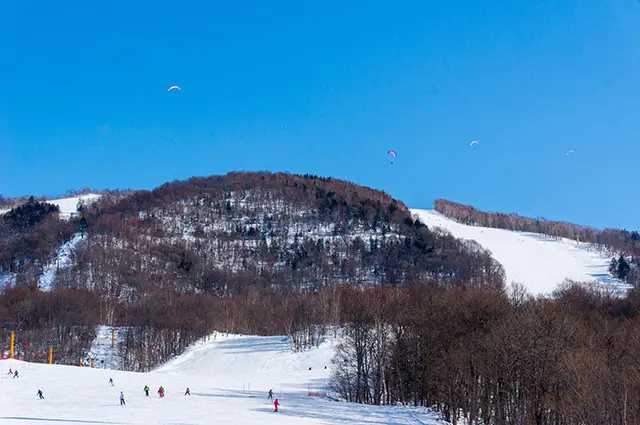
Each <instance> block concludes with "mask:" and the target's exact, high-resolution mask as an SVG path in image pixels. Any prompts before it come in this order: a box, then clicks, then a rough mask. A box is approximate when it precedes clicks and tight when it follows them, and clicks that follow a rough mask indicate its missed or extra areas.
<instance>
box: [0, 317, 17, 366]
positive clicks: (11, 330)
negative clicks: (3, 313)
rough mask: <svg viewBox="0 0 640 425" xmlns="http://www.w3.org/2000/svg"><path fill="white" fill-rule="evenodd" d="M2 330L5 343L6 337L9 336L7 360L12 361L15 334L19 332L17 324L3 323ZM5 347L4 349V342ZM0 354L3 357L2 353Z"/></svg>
mask: <svg viewBox="0 0 640 425" xmlns="http://www.w3.org/2000/svg"><path fill="white" fill-rule="evenodd" d="M2 329H3V331H4V340H5V341H6V340H7V335H8V336H9V358H10V359H12V358H13V354H14V347H15V341H16V332H17V331H19V330H20V329H18V322H3V323H2ZM5 347H6V342H5ZM2 354H3V357H4V352H3V353H2Z"/></svg>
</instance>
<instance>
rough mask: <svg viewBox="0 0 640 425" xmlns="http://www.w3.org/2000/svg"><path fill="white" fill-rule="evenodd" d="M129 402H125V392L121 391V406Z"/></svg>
mask: <svg viewBox="0 0 640 425" xmlns="http://www.w3.org/2000/svg"><path fill="white" fill-rule="evenodd" d="M126 404H127V403H125V402H124V393H123V392H122V391H120V406H125V405H126Z"/></svg>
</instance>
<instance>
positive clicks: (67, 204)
mask: <svg viewBox="0 0 640 425" xmlns="http://www.w3.org/2000/svg"><path fill="white" fill-rule="evenodd" d="M100 196H101V195H100V194H97V193H87V194H86V195H80V196H74V197H72V198H61V199H51V200H47V201H46V202H47V203H49V204H54V205H57V206H58V208H60V215H59V217H60V218H65V219H68V218H70V217H71V216H73V215H74V214H76V212H77V210H78V202H80V201H82V202H84V203H86V204H90V203H91V202H95V201H96V200H97V199H98V198H100ZM8 211H9V210H8V209H1V210H0V215H1V214H4V213H6V212H8Z"/></svg>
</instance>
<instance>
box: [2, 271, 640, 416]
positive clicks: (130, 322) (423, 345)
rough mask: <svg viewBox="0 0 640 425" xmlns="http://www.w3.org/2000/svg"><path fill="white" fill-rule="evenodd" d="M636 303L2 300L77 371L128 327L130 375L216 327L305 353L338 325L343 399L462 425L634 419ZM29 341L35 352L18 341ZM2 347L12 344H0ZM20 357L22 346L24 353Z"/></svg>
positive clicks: (487, 298) (400, 293) (436, 297)
mask: <svg viewBox="0 0 640 425" xmlns="http://www.w3.org/2000/svg"><path fill="white" fill-rule="evenodd" d="M639 313H640V296H639V295H638V293H637V292H632V293H631V295H630V296H629V297H627V298H613V297H610V296H608V295H606V294H603V293H599V292H596V291H595V290H591V289H588V288H584V287H580V286H577V285H568V286H566V287H564V288H562V289H561V290H559V291H557V292H556V293H555V294H554V297H553V298H551V299H534V298H532V297H529V296H527V295H526V294H525V293H524V292H523V291H520V290H518V289H516V290H512V291H511V292H509V293H508V294H506V293H505V292H504V291H503V290H499V289H497V288H494V287H492V286H491V285H484V286H483V285H480V286H466V287H465V286H462V285H455V284H454V285H442V283H441V282H436V281H430V282H423V283H420V284H409V285H402V286H398V285H385V286H377V287H368V288H364V287H353V286H333V287H325V288H322V289H321V290H318V291H311V292H305V293H298V294H291V295H284V294H282V293H281V292H278V291H273V290H253V291H251V292H250V293H247V294H242V295H235V296H232V297H220V296H215V295H203V294H177V293H175V292H159V293H156V294H153V295H148V296H145V297H143V298H140V299H139V300H137V301H136V302H134V303H127V302H123V301H119V300H117V299H114V298H111V297H109V296H107V295H99V294H96V293H92V292H88V291H77V290H61V289H56V290H54V291H52V292H50V293H43V292H40V291H38V290H37V289H36V288H17V289H10V290H7V291H5V292H4V293H3V294H2V295H0V319H1V320H3V322H4V323H10V322H12V321H14V322H15V325H14V326H15V327H16V328H17V329H18V334H17V342H18V344H19V353H18V354H19V355H21V356H22V355H24V356H25V357H27V358H29V359H31V360H35V361H46V347H48V345H49V344H52V345H53V346H54V352H55V355H54V357H55V360H56V362H60V363H77V361H78V359H79V358H80V357H81V356H82V355H83V354H84V353H86V351H87V350H88V348H89V345H90V341H91V340H92V338H93V337H94V332H95V326H96V325H97V324H108V325H113V326H120V327H125V328H126V330H127V331H126V335H125V352H124V358H125V367H126V368H127V369H129V370H138V371H147V370H150V369H151V368H153V367H155V366H157V365H159V364H161V363H162V362H164V361H167V360H169V359H170V358H172V357H173V356H175V355H179V354H180V353H182V352H183V351H184V349H185V348H186V347H187V346H188V345H189V344H191V343H193V342H195V341H196V340H198V339H199V338H200V337H203V336H205V335H207V334H209V333H210V332H212V331H214V330H217V331H222V332H231V333H244V334H259V335H278V334H289V335H290V336H291V337H292V340H293V341H295V342H296V344H298V345H297V346H296V348H304V347H305V346H310V345H314V344H317V343H318V342H319V341H320V340H321V337H322V334H323V333H324V329H325V326H329V325H343V326H344V329H343V339H342V342H341V343H340V344H339V347H338V349H337V355H336V358H335V368H334V376H333V379H332V384H333V387H334V389H335V390H336V391H337V393H338V394H339V395H340V397H341V398H343V399H345V400H348V401H354V402H360V403H370V404H394V403H405V404H413V405H423V406H430V407H432V408H434V409H436V410H437V411H439V412H441V413H442V415H443V417H444V418H445V419H446V420H448V421H450V422H452V423H459V424H463V423H464V424H477V423H483V424H495V425H502V424H505V425H506V424H525V425H529V424H531V425H534V424H535V425H538V424H548V423H553V424H556V425H565V424H566V425H574V424H576V425H577V424H587V423H588V424H592V423H607V424H613V425H618V424H620V425H629V424H640V405H639V404H638V403H637V400H638V399H639V398H640V369H639V368H638V360H637V359H638V358H640V319H639ZM23 340H26V341H29V347H27V348H25V347H21V346H20V343H21V342H22V341H23ZM5 344H6V341H5ZM25 350H26V351H25Z"/></svg>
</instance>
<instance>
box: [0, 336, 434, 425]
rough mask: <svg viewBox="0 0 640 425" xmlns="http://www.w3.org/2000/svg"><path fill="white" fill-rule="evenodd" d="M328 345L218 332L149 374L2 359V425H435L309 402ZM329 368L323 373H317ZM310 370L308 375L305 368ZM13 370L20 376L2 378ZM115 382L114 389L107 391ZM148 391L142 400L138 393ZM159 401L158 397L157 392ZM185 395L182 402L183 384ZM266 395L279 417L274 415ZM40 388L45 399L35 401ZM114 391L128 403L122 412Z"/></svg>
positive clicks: (403, 413)
mask: <svg viewBox="0 0 640 425" xmlns="http://www.w3.org/2000/svg"><path fill="white" fill-rule="evenodd" d="M332 354H333V342H332V341H328V342H326V343H324V344H323V345H322V346H320V347H319V348H316V349H312V350H310V351H307V352H304V353H293V352H291V351H290V350H289V346H288V344H287V340H286V337H255V336H237V335H236V336H224V335H222V334H217V335H215V336H212V337H211V338H210V339H209V340H208V341H206V340H205V341H202V342H200V343H197V344H196V345H195V346H194V347H192V348H191V349H190V350H188V352H187V353H186V354H185V355H183V356H181V357H179V358H176V359H175V360H173V361H171V362H169V363H168V364H166V365H165V366H163V367H161V368H159V369H158V370H156V371H154V372H151V373H132V372H121V371H110V370H105V369H90V368H86V367H85V368H80V367H75V366H57V365H35V364H27V363H23V362H19V361H15V360H5V361H2V362H0V376H1V377H2V383H1V385H0V400H2V406H3V407H2V411H1V412H0V423H2V424H8V425H11V424H15V425H21V424H39V425H54V424H65V423H76V424H97V423H99V424H134V425H137V424H167V425H168V424H171V425H178V424H180V425H200V424H203V425H204V424H229V425H235V424H261V425H271V424H278V425H293V424H296V425H297V424H342V425H350V424H367V425H376V424H379V425H382V424H396V425H420V424H423V425H435V424H437V423H441V422H440V421H439V420H437V418H436V416H435V415H434V414H433V413H430V412H428V411H427V410H425V409H421V408H409V407H389V406H385V407H376V406H363V405H357V404H349V403H341V402H336V401H332V400H331V399H330V398H326V397H308V391H309V388H311V389H312V390H314V391H315V390H319V389H322V388H326V382H327V378H328V377H329V373H330V370H331V356H332ZM325 365H326V366H327V369H324V366H325ZM310 367H311V370H309V368H310ZM9 368H13V369H14V370H15V369H18V370H19V372H20V376H21V377H20V378H18V379H12V378H9V377H8V375H7V371H8V369H9ZM109 378H113V380H114V386H113V387H112V386H111V385H109V383H108V381H109ZM145 385H148V386H149V387H150V388H151V391H150V396H149V397H145V395H144V392H143V388H144V386H145ZM161 385H162V386H163V387H164V388H165V390H166V396H165V398H163V399H160V398H159V397H158V395H157V390H158V388H159V387H160V386H161ZM187 386H188V387H190V389H191V393H192V395H191V396H185V395H184V391H185V388H186V387H187ZM269 388H273V391H274V396H275V397H276V398H277V399H278V401H279V402H280V412H278V413H274V412H273V404H272V401H271V400H268V399H267V391H268V390H269ZM38 389H41V390H42V391H43V392H44V396H45V399H44V400H39V399H38V397H37V396H36V392H37V391H38ZM120 391H122V392H124V395H125V400H126V406H122V407H121V406H119V394H120Z"/></svg>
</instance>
